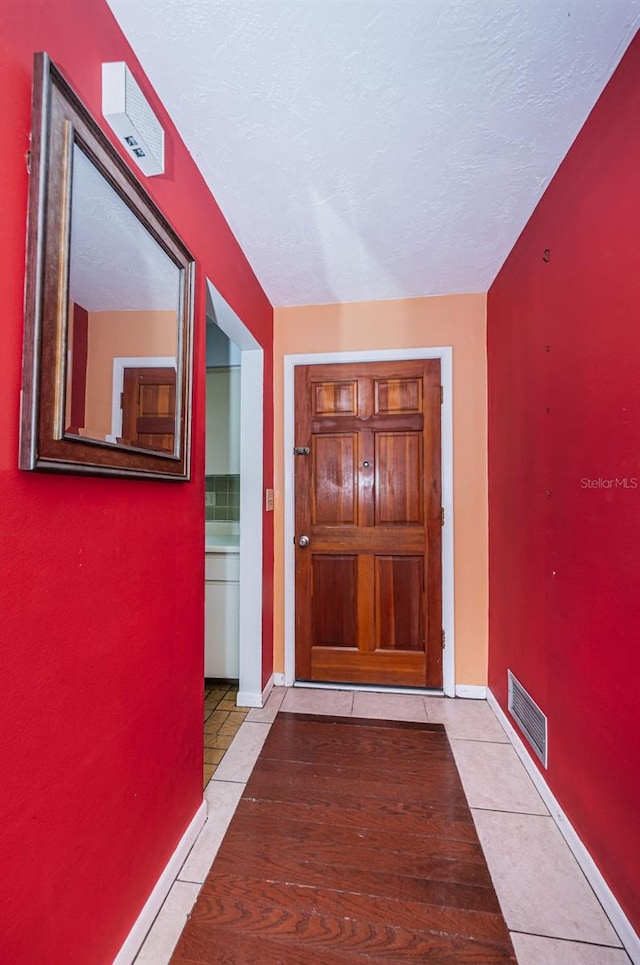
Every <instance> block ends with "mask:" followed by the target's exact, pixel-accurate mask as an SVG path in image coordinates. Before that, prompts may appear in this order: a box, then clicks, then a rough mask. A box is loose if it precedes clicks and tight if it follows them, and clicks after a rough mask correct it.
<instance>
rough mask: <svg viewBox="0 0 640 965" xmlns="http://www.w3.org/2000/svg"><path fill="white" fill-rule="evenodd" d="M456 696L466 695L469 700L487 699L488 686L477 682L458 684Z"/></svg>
mask: <svg viewBox="0 0 640 965" xmlns="http://www.w3.org/2000/svg"><path fill="white" fill-rule="evenodd" d="M456 697H466V698H467V700H486V699H487V688H486V687H480V686H478V685H476V684H456Z"/></svg>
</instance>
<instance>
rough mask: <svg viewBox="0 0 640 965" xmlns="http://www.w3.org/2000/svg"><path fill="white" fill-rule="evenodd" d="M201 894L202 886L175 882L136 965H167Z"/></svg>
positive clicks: (187, 882)
mask: <svg viewBox="0 0 640 965" xmlns="http://www.w3.org/2000/svg"><path fill="white" fill-rule="evenodd" d="M199 891H200V885H199V884H193V883H192V882H190V881H176V882H175V884H174V885H173V887H172V889H171V891H170V892H169V894H168V895H167V898H166V900H165V903H164V904H163V906H162V908H161V909H160V913H159V915H158V917H157V918H156V920H155V921H154V923H153V927H152V928H151V931H150V932H149V934H148V935H147V937H146V939H145V942H144V945H143V946H142V948H141V949H140V952H139V953H138V957H137V958H136V960H135V965H167V963H168V962H169V961H170V959H171V956H172V954H173V950H174V948H175V947H176V945H177V944H178V939H179V938H180V935H181V934H182V930H183V928H184V926H185V925H186V923H187V918H188V916H189V915H190V913H191V909H192V908H193V906H194V904H195V900H196V898H197V897H198V892H199Z"/></svg>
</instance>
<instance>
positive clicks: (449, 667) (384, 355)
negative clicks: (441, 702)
mask: <svg viewBox="0 0 640 965" xmlns="http://www.w3.org/2000/svg"><path fill="white" fill-rule="evenodd" d="M411 359H440V375H441V381H442V386H443V392H444V398H443V403H442V407H441V410H442V411H441V447H442V505H443V507H444V514H445V522H444V526H443V528H442V626H443V629H444V632H445V640H446V645H445V648H444V653H443V668H442V669H443V689H444V693H445V694H446V695H447V696H448V697H454V696H455V649H454V648H455V640H454V610H453V594H454V584H453V348H452V347H451V346H449V345H447V346H438V347H422V348H407V349H380V350H372V351H364V352H318V353H310V354H304V355H285V356H284V360H283V361H284V683H285V685H286V686H292V685H293V684H294V682H295V551H294V544H293V539H294V536H295V491H294V455H293V447H294V446H295V444H296V443H295V438H294V418H295V393H294V369H295V366H296V365H325V364H329V365H333V364H335V363H340V362H345V363H346V362H355V363H359V362H396V361H405V360H411Z"/></svg>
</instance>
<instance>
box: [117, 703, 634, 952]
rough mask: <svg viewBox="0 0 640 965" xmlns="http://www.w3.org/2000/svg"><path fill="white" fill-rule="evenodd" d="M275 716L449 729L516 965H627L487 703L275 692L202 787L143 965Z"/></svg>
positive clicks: (204, 862)
mask: <svg viewBox="0 0 640 965" xmlns="http://www.w3.org/2000/svg"><path fill="white" fill-rule="evenodd" d="M213 696H214V695H211V697H212V698H213ZM227 699H228V698H227ZM279 710H282V711H285V712H288V713H300V714H302V713H305V714H326V715H334V716H339V717H360V718H369V719H376V718H377V719H387V720H412V721H418V722H425V723H426V722H431V723H442V724H444V726H445V731H446V734H447V736H448V738H449V741H450V743H451V747H452V750H453V753H454V756H455V760H456V763H457V766H458V770H459V773H460V777H461V780H462V784H463V787H464V791H465V794H466V797H467V800H468V803H469V805H470V807H471V809H472V814H473V818H474V822H475V825H476V830H477V833H478V836H479V838H480V842H481V845H482V848H483V850H484V853H485V857H486V860H487V864H488V866H489V870H490V873H491V877H492V880H493V883H494V886H495V889H496V892H497V895H498V899H499V902H500V906H501V908H502V912H503V914H504V917H505V919H506V922H507V925H508V927H509V929H510V932H511V939H512V942H513V945H514V948H515V951H516V955H517V958H518V962H519V963H520V965H629V963H630V960H629V958H628V956H627V954H626V952H625V951H624V950H623V949H622V948H621V945H620V941H619V939H618V937H617V935H616V933H615V931H614V930H613V928H612V926H611V924H610V923H609V921H608V919H607V917H606V915H605V913H604V911H603V910H602V908H601V906H600V904H599V903H598V901H597V899H596V897H595V895H594V893H593V891H592V890H591V887H590V885H589V884H588V882H587V881H586V879H585V877H584V875H583V873H582V871H581V870H580V868H579V866H578V864H577V862H576V861H575V858H574V857H573V855H572V853H571V851H570V850H569V848H568V846H567V845H566V843H565V841H564V839H563V838H562V836H561V835H560V832H559V831H558V829H557V827H556V825H555V823H554V821H553V819H552V818H551V816H550V815H549V812H548V810H547V807H546V806H545V804H544V802H543V801H542V799H541V797H540V796H539V794H538V792H537V790H536V788H535V787H534V785H533V783H532V781H531V780H530V778H529V776H528V775H527V773H526V771H525V769H524V768H523V766H522V764H521V763H520V760H519V759H518V757H517V755H516V752H515V750H514V749H513V747H512V746H511V744H510V742H509V738H508V736H507V735H506V733H505V731H504V730H503V729H502V727H501V725H500V723H499V721H498V720H497V718H496V717H495V715H494V713H493V711H492V710H491V708H490V707H489V705H488V704H487V703H486V702H485V701H472V700H450V699H446V698H440V697H425V696H421V695H404V694H403V695H399V694H384V693H369V692H364V691H358V692H351V691H345V690H322V689H318V690H315V689H313V690H312V689H305V688H295V689H289V690H287V689H285V688H276V689H274V690H273V691H272V693H271V696H270V697H269V700H268V701H267V704H266V706H265V707H264V708H262V709H260V710H257V709H253V710H250V711H249V712H248V713H247V714H246V717H245V719H244V721H243V722H242V723H241V725H240V728H239V730H238V732H237V734H236V736H235V738H234V739H233V741H232V743H231V744H230V746H229V749H228V750H227V751H225V752H224V755H223V756H222V758H221V760H220V761H219V763H217V766H216V769H215V772H214V774H213V777H212V778H211V780H210V781H209V783H208V784H207V786H206V789H205V797H206V799H207V802H208V807H209V817H208V820H207V822H206V824H205V826H204V827H203V829H202V831H201V833H200V836H199V838H198V840H197V842H196V844H195V845H194V847H193V849H192V850H191V853H190V854H189V856H188V858H187V860H186V861H185V863H184V865H183V867H182V869H181V871H180V873H179V875H178V879H177V881H176V882H175V884H174V886H173V888H172V889H171V892H170V894H169V896H168V898H167V900H166V901H165V903H164V905H163V908H162V910H161V912H160V914H159V915H158V918H157V919H156V922H155V924H154V926H153V928H152V929H151V931H150V933H149V935H148V937H147V940H146V942H145V944H144V945H143V947H142V950H141V951H140V954H139V955H138V957H137V959H136V965H164V963H168V962H169V961H170V959H171V955H172V952H173V950H174V948H175V946H176V943H177V941H178V939H179V937H180V934H181V932H182V929H183V928H184V925H185V922H186V919H187V916H188V915H189V914H190V912H191V909H192V907H193V905H194V903H195V901H196V898H197V896H198V893H199V891H200V889H201V887H202V883H203V882H204V880H205V878H206V876H207V874H208V872H209V869H210V867H211V864H212V862H213V859H214V857H215V855H216V853H217V851H218V848H219V846H220V844H221V842H222V839H223V837H224V834H225V832H226V829H227V827H228V825H229V823H230V821H231V819H232V817H233V814H234V811H235V809H236V806H237V805H238V802H239V800H240V798H241V796H242V793H243V791H244V787H245V785H246V782H247V781H248V779H249V776H250V774H251V771H252V768H253V766H254V764H255V762H256V759H257V757H258V755H259V753H260V750H261V748H262V745H263V743H264V741H265V739H266V736H267V734H268V732H269V729H270V727H271V725H272V723H273V721H274V719H275V717H276V714H277V713H278V711H279ZM233 713H237V714H238V715H239V714H240V713H243V711H241V710H240V709H238V710H237V711H233ZM238 719H239V717H238ZM210 728H211V725H210Z"/></svg>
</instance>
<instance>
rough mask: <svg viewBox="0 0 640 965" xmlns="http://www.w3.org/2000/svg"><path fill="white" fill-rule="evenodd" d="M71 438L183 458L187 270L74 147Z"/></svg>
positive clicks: (67, 433) (67, 421)
mask: <svg viewBox="0 0 640 965" xmlns="http://www.w3.org/2000/svg"><path fill="white" fill-rule="evenodd" d="M72 163H73V168H72V170H73V177H72V181H71V184H72V187H71V227H70V259H69V312H68V322H67V332H66V345H67V353H66V364H65V380H64V382H65V399H64V427H63V430H62V433H61V435H62V436H63V437H64V438H78V437H81V438H82V439H84V440H86V441H88V442H90V441H95V442H98V443H103V444H104V443H105V442H107V443H117V444H118V445H120V446H127V447H133V448H136V449H149V450H154V451H157V452H164V453H173V452H175V450H176V446H177V444H178V440H177V433H176V377H177V361H176V360H177V358H178V351H179V325H180V323H181V319H180V318H179V305H180V300H181V291H180V285H181V271H180V269H179V268H178V266H177V265H176V264H175V263H174V261H173V260H172V259H171V258H170V257H169V256H168V255H167V254H166V252H165V251H164V250H163V248H162V247H161V246H160V244H159V243H158V242H157V241H156V240H155V238H154V237H153V236H152V235H151V234H150V232H149V231H148V230H147V228H146V227H145V226H144V225H143V224H142V223H141V222H140V221H139V219H138V218H137V217H136V215H135V214H134V213H133V211H132V210H131V209H130V207H129V206H128V205H127V204H126V203H125V201H124V200H123V199H122V198H121V196H120V195H119V194H118V193H117V192H116V191H115V190H114V188H113V187H112V186H111V184H110V183H109V182H108V181H107V180H106V178H104V177H103V175H102V174H101V173H100V172H99V171H98V169H97V168H96V166H95V165H94V164H93V162H92V161H91V160H90V158H89V157H88V156H87V155H86V154H85V153H84V151H83V150H82V149H81V147H80V146H79V145H78V144H77V143H75V144H74V147H73V158H72Z"/></svg>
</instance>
